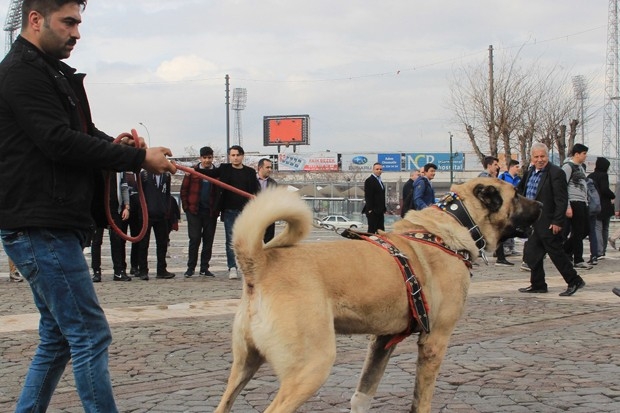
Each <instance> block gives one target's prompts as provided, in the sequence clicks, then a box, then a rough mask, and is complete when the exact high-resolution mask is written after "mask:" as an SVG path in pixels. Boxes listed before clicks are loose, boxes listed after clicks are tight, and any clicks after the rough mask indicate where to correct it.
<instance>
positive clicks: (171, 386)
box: [0, 222, 620, 413]
mask: <svg viewBox="0 0 620 413" xmlns="http://www.w3.org/2000/svg"><path fill="white" fill-rule="evenodd" d="M219 225H220V227H218V230H217V235H216V242H215V245H214V257H213V260H212V265H211V270H212V271H213V272H214V273H215V274H216V277H215V278H204V277H200V276H194V277H192V278H189V279H186V278H184V277H183V272H184V271H185V269H186V268H185V261H186V254H187V232H186V228H185V223H184V222H183V223H182V224H181V228H180V230H179V232H173V233H172V240H171V248H170V255H171V258H170V259H169V261H168V266H169V270H170V271H172V272H175V273H176V274H177V276H176V278H174V279H172V280H156V279H155V278H154V277H152V278H151V280H150V281H141V280H138V279H134V280H132V281H131V282H113V281H112V269H111V268H112V267H111V260H110V254H109V243H108V240H107V239H105V240H104V245H103V248H102V251H103V282H102V283H100V284H97V285H96V288H97V292H98V295H99V299H100V302H101V304H102V306H103V307H104V309H105V310H106V314H107V316H108V320H109V321H110V325H111V327H112V332H113V335H114V340H113V343H112V345H111V347H110V369H111V374H112V380H113V383H114V386H115V394H116V400H117V404H118V407H119V410H120V411H122V412H136V413H138V412H162V413H163V412H211V411H213V409H214V408H215V406H216V405H217V403H218V402H219V397H220V395H221V394H222V392H223V390H224V387H225V383H226V380H227V378H228V371H229V367H230V363H231V354H230V339H231V323H232V318H233V315H234V311H235V308H236V305H237V302H238V298H239V297H240V294H241V281H239V280H228V279H227V273H226V270H227V268H226V258H225V254H224V240H223V233H224V231H223V226H222V224H219ZM312 238H313V239H320V240H321V241H328V240H330V239H334V238H337V236H336V235H335V234H333V233H330V232H327V231H324V230H315V231H313V233H312ZM350 242H356V241H350ZM518 249H520V250H521V249H522V245H518ZM586 250H587V248H586ZM151 252H152V254H153V256H152V257H150V260H149V261H150V262H151V265H150V266H151V268H155V265H154V264H155V257H154V247H153V246H152V247H151ZM608 255H609V256H608V257H607V259H605V260H602V261H600V262H599V264H598V265H597V266H596V267H594V269H592V270H590V271H583V270H582V271H580V274H581V275H582V277H583V278H584V279H585V281H586V283H587V286H586V287H585V288H584V289H583V290H579V291H578V292H577V293H576V294H575V295H574V296H572V297H559V296H558V294H559V293H560V292H561V291H563V290H564V289H565V287H566V286H565V284H564V282H563V280H562V278H561V277H560V275H559V274H558V273H557V272H556V271H555V269H554V268H552V266H551V264H550V263H547V265H548V267H547V281H548V283H549V288H550V292H549V293H548V294H532V295H529V294H521V293H519V292H517V289H518V288H519V287H524V286H527V285H528V284H529V274H528V273H525V272H521V271H520V270H519V268H518V264H519V263H520V257H509V258H508V259H509V260H511V261H513V262H515V263H516V264H517V265H516V266H515V268H507V267H495V266H494V265H493V263H494V259H493V258H490V261H491V264H490V265H489V266H485V265H484V264H483V263H481V264H480V266H479V267H477V268H475V270H474V274H473V278H472V285H471V288H470V292H469V298H468V304H467V308H466V310H465V314H464V317H463V319H462V321H461V322H460V323H459V324H458V326H457V328H456V330H455V332H454V334H453V336H452V340H451V344H450V348H449V349H448V352H447V355H446V358H445V360H444V363H443V365H442V368H441V371H440V374H439V378H438V381H437V386H436V391H435V395H434V398H433V412H459V413H461V412H494V413H496V412H545V413H547V412H567V411H568V412H580V413H586V412H592V413H594V412H617V411H620V328H619V314H620V298H619V297H616V296H615V295H613V294H612V293H611V288H612V287H614V286H620V274H619V264H620V252H618V251H610V250H608ZM86 258H87V260H88V261H89V260H90V256H89V255H87V256H86ZM345 258H346V257H343V259H345ZM7 271H8V266H7V262H6V255H5V254H4V252H3V251H2V252H0V333H1V335H0V412H7V411H12V410H13V408H14V406H15V400H16V398H17V397H18V395H19V391H20V389H21V384H22V381H23V379H24V375H25V373H26V370H27V368H28V364H29V361H30V358H31V356H32V354H33V352H34V349H35V347H36V344H37V340H38V334H37V331H36V328H37V323H38V314H37V312H36V309H35V307H34V304H33V302H32V297H31V293H30V289H29V288H28V285H27V284H26V283H25V282H24V283H9V282H8V272H7ZM352 282H354V280H352ZM309 316H311V315H310V314H309ZM366 344H367V339H366V337H364V336H340V337H338V356H337V360H336V364H335V365H334V368H333V370H332V374H331V375H330V377H329V380H328V381H327V383H325V385H324V386H323V387H322V388H321V390H320V391H319V393H318V394H317V395H315V396H314V397H313V398H311V399H310V400H309V401H308V402H307V403H306V404H305V405H304V406H303V407H302V408H301V409H300V410H299V411H301V412H348V411H349V399H350V397H351V396H352V394H353V392H354V391H355V387H356V384H357V378H358V375H359V372H360V371H361V368H362V363H363V360H364V357H365V355H366ZM416 353H417V350H416V338H415V337H412V338H409V339H407V340H405V341H404V342H403V343H401V344H400V345H399V346H398V348H397V349H396V351H395V352H394V355H393V357H392V360H391V361H390V363H389V365H388V368H387V370H386V374H385V376H384V378H383V380H382V382H381V385H380V386H379V390H378V394H377V397H376V399H375V401H374V403H373V409H372V411H375V412H405V411H409V408H410V404H411V399H412V394H413V382H414V378H415V368H416V363H415V360H416V357H417V354H416ZM276 390H277V380H276V378H275V375H274V373H273V371H272V370H271V369H270V368H269V366H268V365H265V366H263V367H262V368H261V369H260V370H259V372H258V373H257V375H256V376H255V377H254V379H253V380H252V381H250V383H249V384H248V386H247V387H246V388H245V390H244V391H243V392H242V393H241V395H240V396H239V398H238V399H237V401H236V403H235V405H234V408H233V411H234V412H262V411H263V410H264V409H265V408H266V407H267V406H268V404H269V402H270V400H272V399H273V397H274V395H275V392H276ZM48 411H49V412H82V408H81V404H80V401H79V399H78V397H77V394H76V392H75V388H74V383H73V376H72V374H71V370H70V368H68V369H67V371H66V373H65V375H64V376H63V379H62V380H61V382H60V383H59V386H58V388H57V390H56V393H55V395H54V398H53V399H52V403H51V406H50V409H49V410H48Z"/></svg>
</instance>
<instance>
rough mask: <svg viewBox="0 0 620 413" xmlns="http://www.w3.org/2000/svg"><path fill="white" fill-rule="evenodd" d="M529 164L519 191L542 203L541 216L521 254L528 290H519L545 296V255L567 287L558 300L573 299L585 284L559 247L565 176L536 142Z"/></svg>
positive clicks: (543, 148) (562, 223)
mask: <svg viewBox="0 0 620 413" xmlns="http://www.w3.org/2000/svg"><path fill="white" fill-rule="evenodd" d="M531 156H532V164H533V167H532V168H530V169H529V170H528V171H527V172H526V173H525V174H524V176H523V179H522V180H521V182H520V183H519V186H518V191H519V193H521V194H522V195H524V196H526V197H527V198H529V199H535V200H537V201H540V202H542V204H543V209H542V214H541V216H540V218H539V219H538V221H536V223H535V224H534V231H533V232H532V234H531V235H530V236H529V238H528V240H527V243H526V244H525V250H524V252H523V256H524V260H525V262H526V264H527V265H528V266H529V267H530V271H531V273H530V286H529V287H525V288H519V292H522V293H546V292H547V283H546V282H545V270H544V268H543V259H544V256H545V254H548V255H549V258H550V259H551V261H552V262H553V265H555V267H556V268H557V270H558V271H559V273H560V274H561V275H562V277H563V278H564V281H566V283H567V284H568V287H567V289H566V291H564V292H562V293H560V295H561V296H569V295H573V294H575V293H576V292H577V290H578V289H580V288H583V287H585V285H586V283H585V282H584V281H583V279H582V278H581V277H580V276H579V274H577V271H576V270H575V269H574V268H573V265H572V263H571V261H570V259H569V257H568V255H567V254H566V253H565V252H564V249H563V247H562V241H563V239H562V227H563V226H564V225H565V223H566V207H567V205H568V187H567V184H566V174H565V173H564V171H563V170H562V169H561V168H560V167H559V166H557V165H554V164H552V163H550V162H549V149H548V148H547V147H546V146H545V145H544V144H542V143H540V142H536V143H534V144H533V145H532V149H531Z"/></svg>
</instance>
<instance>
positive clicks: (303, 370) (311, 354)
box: [265, 330, 336, 413]
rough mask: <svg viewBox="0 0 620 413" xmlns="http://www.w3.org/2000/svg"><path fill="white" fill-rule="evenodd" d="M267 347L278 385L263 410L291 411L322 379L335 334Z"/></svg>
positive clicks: (330, 359)
mask: <svg viewBox="0 0 620 413" xmlns="http://www.w3.org/2000/svg"><path fill="white" fill-rule="evenodd" d="M277 347H278V348H272V349H270V351H269V353H270V354H272V355H275V356H274V357H273V358H272V357H269V356H268V360H269V363H270V364H271V365H272V366H273V368H274V370H275V372H276V374H277V375H278V378H279V379H280V389H279V390H278V394H277V395H276V397H275V398H274V399H273V402H272V403H271V404H270V405H269V407H268V408H267V410H265V413H293V412H295V411H296V410H297V409H298V408H299V407H300V406H301V405H302V404H303V403H304V402H305V401H306V400H308V399H309V398H310V397H312V395H313V394H315V393H316V391H317V390H318V389H319V388H320V387H321V386H322V385H323V383H325V381H326V380H327V378H328V376H329V373H330V371H331V368H332V365H333V364H334V361H335V359H336V337H335V334H334V332H333V330H331V332H325V334H323V335H322V336H312V337H311V338H309V337H305V338H303V337H302V338H300V341H299V342H298V343H295V344H293V345H290V343H289V345H282V346H277Z"/></svg>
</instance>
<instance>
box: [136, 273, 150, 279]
mask: <svg viewBox="0 0 620 413" xmlns="http://www.w3.org/2000/svg"><path fill="white" fill-rule="evenodd" d="M137 277H138V278H139V279H141V280H142V281H148V280H149V273H148V272H139V273H138V275H137Z"/></svg>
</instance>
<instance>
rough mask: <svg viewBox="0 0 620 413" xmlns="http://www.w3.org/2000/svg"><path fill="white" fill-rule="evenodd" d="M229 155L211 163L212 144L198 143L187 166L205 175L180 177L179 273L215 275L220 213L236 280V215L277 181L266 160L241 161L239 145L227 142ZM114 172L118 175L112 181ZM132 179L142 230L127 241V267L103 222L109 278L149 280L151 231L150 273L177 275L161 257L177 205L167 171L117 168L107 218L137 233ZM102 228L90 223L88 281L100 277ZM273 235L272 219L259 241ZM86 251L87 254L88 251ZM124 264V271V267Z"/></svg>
mask: <svg viewBox="0 0 620 413" xmlns="http://www.w3.org/2000/svg"><path fill="white" fill-rule="evenodd" d="M228 157H229V161H230V162H229V163H222V164H220V165H219V166H215V165H214V163H213V160H214V152H213V149H212V148H210V147H208V146H205V147H202V148H200V161H199V162H198V163H196V164H195V165H192V169H194V170H195V171H196V172H198V173H199V174H202V175H204V176H206V177H207V178H201V177H200V176H198V175H196V174H191V173H186V174H185V176H184V178H183V181H182V184H181V190H180V200H181V207H182V210H183V211H184V213H185V218H186V220H187V232H188V234H187V235H188V238H189V247H188V258H187V270H186V271H185V273H184V274H183V275H184V276H185V278H191V277H192V276H194V275H196V267H198V275H201V276H204V277H214V276H215V274H213V272H211V271H210V270H209V267H210V261H211V257H212V254H213V240H214V238H215V231H216V228H217V221H218V218H219V217H220V216H221V219H222V221H223V223H224V230H225V235H226V257H227V263H228V277H229V278H230V279H238V278H239V277H240V273H239V270H238V268H237V264H236V259H235V255H234V251H233V248H232V228H233V226H234V222H235V219H236V217H237V216H238V215H239V214H240V213H241V210H242V209H243V206H244V205H245V204H246V203H247V202H248V200H249V197H248V196H249V195H255V194H256V193H257V192H259V191H261V190H263V189H266V188H267V187H275V186H277V183H276V181H275V180H274V179H273V178H272V177H271V176H270V175H271V172H272V171H273V165H272V161H271V160H269V159H267V158H262V159H260V160H259V162H258V166H257V170H254V169H253V168H251V167H249V166H247V165H244V164H243V160H244V150H243V148H242V147H241V146H239V145H234V146H231V147H230V149H229V150H228ZM116 177H118V179H116V180H115V179H114V178H116ZM209 178H211V179H214V180H218V181H220V182H223V183H225V184H228V185H231V186H233V187H235V188H237V189H239V190H241V191H244V192H246V193H247V194H248V196H243V195H239V194H236V193H234V192H232V191H229V190H226V189H222V188H221V187H220V186H219V185H217V183H213V182H212V181H211V180H209ZM136 179H140V180H141V182H142V189H143V192H144V197H145V200H146V205H147V214H146V217H147V221H146V225H145V226H146V233H145V235H144V237H143V238H142V239H141V240H140V241H139V242H137V243H132V245H131V254H130V259H129V266H128V264H127V260H126V241H125V239H124V238H123V237H121V235H120V234H119V233H117V231H116V230H115V229H114V228H113V227H111V226H108V227H107V230H108V232H109V239H110V252H111V257H112V265H113V271H114V275H113V278H112V279H113V280H114V281H131V280H132V277H131V276H134V277H135V278H138V279H140V280H143V281H148V280H149V263H148V254H149V246H150V240H151V233H153V234H154V236H155V251H156V263H157V265H156V268H157V270H156V275H155V278H156V279H171V278H174V277H175V276H176V274H175V273H173V272H170V271H168V269H167V262H166V258H167V256H168V247H169V245H170V233H171V231H173V230H178V228H179V226H178V222H179V219H180V217H181V209H180V207H179V204H178V203H177V201H176V199H175V197H174V196H172V194H171V175H170V173H164V174H153V173H149V172H147V171H142V172H140V173H139V174H137V175H136V174H134V173H133V172H121V173H117V174H116V175H113V176H112V179H111V180H112V182H113V183H114V185H112V186H113V187H115V188H116V192H115V194H112V195H111V196H110V200H109V203H110V211H111V216H112V219H113V221H114V224H116V227H118V228H119V229H120V230H121V231H122V232H126V231H127V229H129V231H130V234H131V236H136V235H137V234H138V233H139V232H140V230H141V229H142V226H143V224H144V221H143V216H142V212H141V205H140V201H139V191H138V186H137V180H136ZM105 229H106V228H95V229H94V230H93V232H92V234H91V239H90V254H91V267H92V271H93V275H92V280H93V282H101V281H102V270H101V245H102V241H103V236H104V232H105ZM274 236H275V223H273V224H272V225H270V226H269V228H267V230H266V232H265V237H264V242H265V243H267V242H269V241H270V240H271V239H272V238H273V237H274ZM201 245H202V249H201ZM85 252H86V253H88V250H85ZM199 252H200V257H199ZM199 258H200V259H199ZM128 267H129V271H127V268H128Z"/></svg>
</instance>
